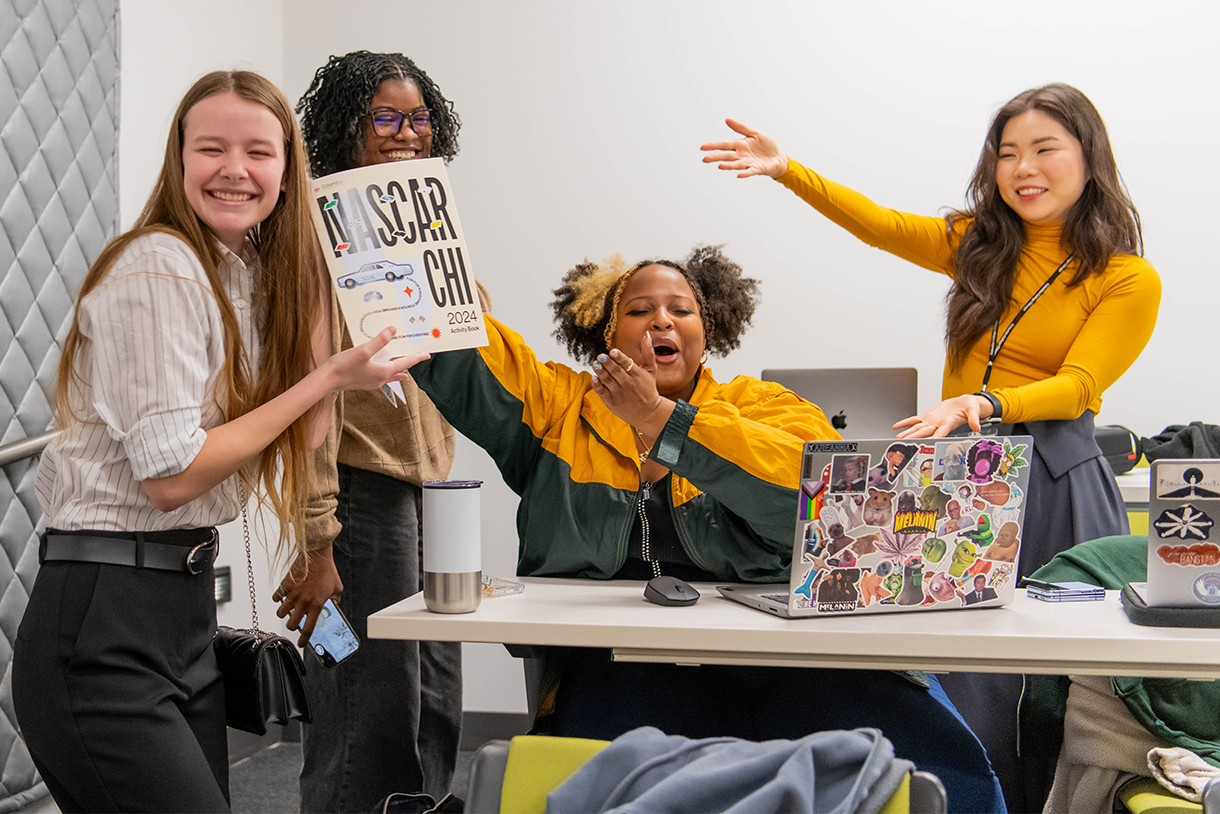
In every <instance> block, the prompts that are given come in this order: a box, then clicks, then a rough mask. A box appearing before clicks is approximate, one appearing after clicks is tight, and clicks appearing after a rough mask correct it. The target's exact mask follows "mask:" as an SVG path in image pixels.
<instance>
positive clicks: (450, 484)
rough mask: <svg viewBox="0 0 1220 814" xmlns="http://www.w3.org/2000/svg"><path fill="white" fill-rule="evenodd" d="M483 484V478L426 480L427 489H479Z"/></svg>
mask: <svg viewBox="0 0 1220 814" xmlns="http://www.w3.org/2000/svg"><path fill="white" fill-rule="evenodd" d="M482 485H483V481H481V480H426V481H424V488H425V489H478V488H479V487H480V486H482Z"/></svg>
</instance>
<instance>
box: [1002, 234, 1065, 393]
mask: <svg viewBox="0 0 1220 814" xmlns="http://www.w3.org/2000/svg"><path fill="white" fill-rule="evenodd" d="M1070 262H1072V255H1070V254H1069V255H1068V256H1067V259H1066V260H1064V261H1063V262H1062V263H1060V264H1059V268H1057V269H1055V272H1054V274H1052V275H1051V276H1050V277H1047V278H1046V282H1045V283H1043V284H1042V287H1041V288H1039V289H1038V290H1037V291H1035V292H1034V295H1033V296H1032V297H1030V298H1029V302H1027V303H1025V305H1022V306H1021V310H1020V311H1018V312H1017V315H1016V316H1015V317H1013V318H1012V322H1010V323H1008V329H1007V330H1006V331H1004V335H1003V336H1000V323H999V321H998V320H997V321H996V324H995V325H994V326H992V328H991V350H990V351H988V353H987V370H986V371H984V373H983V390H984V391H986V390H987V382H989V381H991V366H992V365H994V364H995V360H996V357H997V356H999V355H1000V350H1001V349H1002V348H1003V347H1004V343H1005V342H1007V341H1008V335H1009V334H1010V333H1012V329H1013V328H1015V327H1017V323H1018V322H1020V321H1021V317H1023V316H1025V312H1026V311H1028V310H1029V309H1030V308H1033V307H1034V303H1036V302H1037V301H1038V298H1039V297H1041V296H1042V295H1043V294H1045V293H1046V289H1048V288H1050V287H1051V283H1053V282H1055V280H1057V279H1059V275H1060V274H1062V273H1063V270H1064V269H1065V268H1067V267H1068V263H1070ZM997 337H998V341H997Z"/></svg>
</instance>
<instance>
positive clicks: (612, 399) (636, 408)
mask: <svg viewBox="0 0 1220 814" xmlns="http://www.w3.org/2000/svg"><path fill="white" fill-rule="evenodd" d="M637 356H638V357H639V359H640V361H639V362H636V361H635V359H633V358H632V357H631V356H628V355H627V354H626V353H624V352H623V351H621V350H619V349H618V348H613V349H611V350H610V352H609V353H603V354H601V355H600V356H598V357H597V360H596V361H595V362H594V363H593V392H594V393H597V395H599V396H601V398H602V401H604V402H606V406H607V407H609V408H610V412H612V413H614V414H615V415H616V416H618V417H619V418H621V419H623V420H624V421H626V422H627V423H628V424H630V425H632V426H633V427H643V426H644V425H647V424H650V423H652V422H651V421H650V419H653V418H655V417H657V416H659V415H660V414H661V413H664V414H665V417H666V418H668V414H669V413H670V412H672V406H670V409H669V410H665V409H664V407H665V402H667V401H668V400H667V399H665V398H662V396H661V395H660V394H659V393H658V392H657V380H656V378H655V376H656V371H657V357H656V354H655V353H654V352H653V349H652V337H651V336H650V335H649V334H647V333H646V334H644V339H643V341H641V342H640V349H639V352H638V354H637ZM661 424H662V425H663V424H664V421H663V420H662V422H661Z"/></svg>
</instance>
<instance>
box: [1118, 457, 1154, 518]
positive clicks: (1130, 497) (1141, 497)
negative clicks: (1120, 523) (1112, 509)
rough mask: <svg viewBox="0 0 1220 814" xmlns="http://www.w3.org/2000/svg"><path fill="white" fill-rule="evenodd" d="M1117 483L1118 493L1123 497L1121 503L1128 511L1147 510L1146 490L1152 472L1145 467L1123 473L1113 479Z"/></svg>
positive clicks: (1150, 480)
mask: <svg viewBox="0 0 1220 814" xmlns="http://www.w3.org/2000/svg"><path fill="white" fill-rule="evenodd" d="M1114 479H1115V480H1116V481H1118V491H1119V493H1120V494H1121V495H1122V496H1123V503H1125V504H1127V508H1128V509H1143V510H1146V509H1147V508H1148V488H1149V485H1150V484H1151V482H1152V470H1151V469H1149V468H1148V467H1146V466H1141V467H1139V468H1137V469H1132V470H1131V471H1129V472H1124V473H1123V474H1121V475H1118V476H1116V477H1115V478H1114Z"/></svg>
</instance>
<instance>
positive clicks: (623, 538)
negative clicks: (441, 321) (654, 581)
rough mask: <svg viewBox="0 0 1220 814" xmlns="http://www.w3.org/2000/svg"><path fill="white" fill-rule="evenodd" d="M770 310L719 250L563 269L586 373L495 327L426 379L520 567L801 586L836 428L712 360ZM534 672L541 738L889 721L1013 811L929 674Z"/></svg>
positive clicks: (751, 732) (642, 668)
mask: <svg viewBox="0 0 1220 814" xmlns="http://www.w3.org/2000/svg"><path fill="white" fill-rule="evenodd" d="M757 301H758V283H757V281H755V280H752V279H748V278H745V277H743V275H742V271H741V268H740V267H739V266H738V265H737V264H736V263H733V262H732V261H731V260H729V259H728V258H726V257H725V256H724V255H723V254H722V253H721V251H720V249H719V248H716V247H712V248H708V247H702V248H696V249H695V250H694V251H693V252H692V253H691V255H690V256H689V257H688V258H687V259H686V260H684V261H683V262H681V263H676V262H671V261H668V260H645V261H642V262H639V263H636V264H635V265H633V266H630V267H628V266H627V265H626V264H625V263H624V262H623V260H622V259H621V258H620V257H618V256H615V257H613V258H611V259H609V260H607V261H604V262H603V263H601V264H596V263H589V262H586V263H583V264H581V265H579V266H577V267H576V268H574V269H572V270H571V271H569V272H568V273H567V275H566V276H565V277H564V280H563V284H562V286H561V287H560V288H559V289H557V290H556V292H555V300H554V302H553V303H552V307H553V310H554V313H555V317H556V320H557V322H558V328H557V329H556V332H555V333H556V336H557V337H558V338H559V339H560V340H561V341H563V342H564V343H565V344H566V345H567V348H568V350H569V351H570V352H571V353H572V355H573V356H575V357H576V358H577V359H578V360H580V361H581V362H583V363H585V364H588V365H589V367H590V369H589V370H575V369H573V368H570V367H568V366H567V365H564V364H561V363H558V362H540V361H539V360H538V359H537V358H536V357H535V355H534V353H533V351H532V350H530V348H529V347H528V346H526V344H525V342H524V341H523V340H522V338H521V337H520V336H519V335H518V334H516V333H514V332H513V331H511V330H509V329H508V328H506V327H505V326H504V325H502V324H501V323H499V322H497V321H496V320H495V319H493V318H491V317H488V318H486V324H487V332H488V338H489V340H490V341H489V344H488V345H487V346H486V347H484V348H480V349H477V350H464V351H453V352H449V353H443V354H437V355H436V356H434V357H433V358H432V359H431V360H429V361H426V362H422V363H420V364H417V365H416V366H415V367H414V368H412V371H411V373H412V378H414V379H415V381H416V383H417V384H418V385H419V387H420V388H421V389H422V390H423V391H424V392H425V393H427V394H428V396H429V397H430V398H431V399H432V401H433V403H434V404H435V405H436V406H437V408H438V409H439V410H440V411H441V413H442V414H443V415H444V416H445V418H446V419H448V420H449V421H450V423H452V424H453V426H454V428H456V429H457V430H458V431H459V432H461V433H463V434H464V435H466V436H467V437H468V438H470V439H471V440H473V441H474V442H475V443H477V444H479V445H480V446H482V447H483V448H484V449H486V450H487V452H488V453H489V454H490V455H491V456H492V458H493V459H494V460H495V462H496V464H497V466H498V467H499V469H500V472H501V473H502V474H503V476H504V479H505V481H506V482H507V483H508V485H509V486H510V487H511V488H512V489H513V491H515V492H516V493H517V494H518V495H520V496H521V503H520V508H519V509H518V513H517V531H518V534H519V552H518V565H517V573H518V574H520V575H522V576H545V577H580V578H587V579H650V578H652V577H655V576H659V575H670V576H675V577H678V578H680V579H684V580H690V581H719V582H724V581H731V582H786V581H787V579H788V569H789V565H790V560H791V553H792V539H793V522H794V518H795V517H796V501H797V489H798V488H799V485H798V475H799V461H800V459H801V452H802V448H803V445H804V443H805V442H806V441H811V440H818V439H834V438H837V437H838V436H837V434H836V433H835V431H834V430H833V429H832V428H831V426H830V424H829V422H828V421H827V420H826V417H825V416H824V415H823V414H822V411H821V410H820V409H818V408H817V407H816V406H814V405H813V404H810V403H809V402H807V401H804V400H802V399H801V398H799V397H798V396H796V395H795V394H794V393H792V392H790V391H788V390H786V389H784V388H783V387H781V386H779V385H777V384H772V383H768V382H763V381H759V380H758V379H754V378H751V377H748V376H738V377H736V378H734V379H733V380H732V381H730V382H726V383H721V382H719V381H717V380H716V379H715V377H714V376H713V375H712V371H711V370H710V369H709V368H708V367H707V358H708V356H709V355H711V354H715V355H724V354H727V353H728V352H730V351H732V350H734V349H736V348H737V347H739V346H740V344H741V336H742V334H743V333H744V332H745V329H746V327H747V326H748V325H749V323H750V319H751V317H752V316H753V313H754V308H755V305H756V304H757ZM535 666H536V667H538V669H537V670H530V672H531V673H534V674H535V675H536V676H538V677H539V678H540V682H539V683H540V686H539V687H538V688H537V689H538V690H540V697H539V706H538V709H539V718H538V721H537V722H536V729H537V730H539V731H545V732H549V733H552V734H555V735H563V736H569V737H587V738H603V739H613V738H615V737H617V736H619V735H621V734H623V733H624V732H627V731H629V730H631V729H634V728H636V727H639V726H643V725H650V726H655V727H658V728H660V729H661V730H663V731H665V732H667V733H670V734H677V735H685V736H687V737H694V738H701V737H713V736H735V737H740V738H746V739H749V740H769V739H775V738H793V739H795V738H801V737H804V736H805V735H808V734H810V733H812V732H817V731H820V730H825V729H853V728H856V727H861V726H875V727H877V728H879V729H881V730H882V731H883V732H884V733H885V735H886V736H887V737H888V738H889V739H890V740H891V741H892V742H893V743H894V746H895V748H896V751H897V753H898V755H899V756H911V757H915V756H917V757H918V759H919V761H920V765H921V768H925V769H928V770H930V771H933V772H935V773H936V774H937V775H938V776H939V777H940V778H941V779H942V781H944V782H945V784H946V786H947V788H948V789H949V799H950V801H952V804H953V806H954V809H957V810H963V811H991V810H1002V809H1003V802H1002V798H1000V797H999V795H998V786H997V785H996V783H995V779H994V775H993V774H992V773H991V769H990V766H989V765H988V763H987V758H986V755H985V753H984V751H983V749H982V747H981V746H980V745H979V743H978V741H977V740H976V739H975V737H974V735H973V734H972V733H971V732H970V730H969V729H967V728H966V726H965V724H963V723H961V722H960V720H959V719H958V718H957V717H956V716H955V713H954V711H953V710H952V708H951V707H950V706H948V705H947V701H946V702H944V703H942V702H941V701H938V700H937V698H936V697H934V694H933V693H934V692H935V691H936V690H938V689H939V688H938V687H937V686H935V685H934V686H933V689H931V690H930V689H929V687H928V686H927V681H926V680H925V678H924V677H923V676H922V675H917V676H909V675H899V674H896V673H891V672H880V671H866V670H865V671H855V670H799V669H791V668H781V667H777V668H768V667H736V666H711V665H705V666H703V667H700V668H699V669H698V670H688V669H684V668H681V667H678V666H676V665H661V664H632V663H622V662H614V661H612V660H611V658H610V653H609V651H606V650H598V649H588V648H566V649H558V648H547V649H545V651H544V652H543V653H542V661H541V664H539V665H535ZM933 681H934V679H933ZM942 697H943V696H942Z"/></svg>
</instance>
